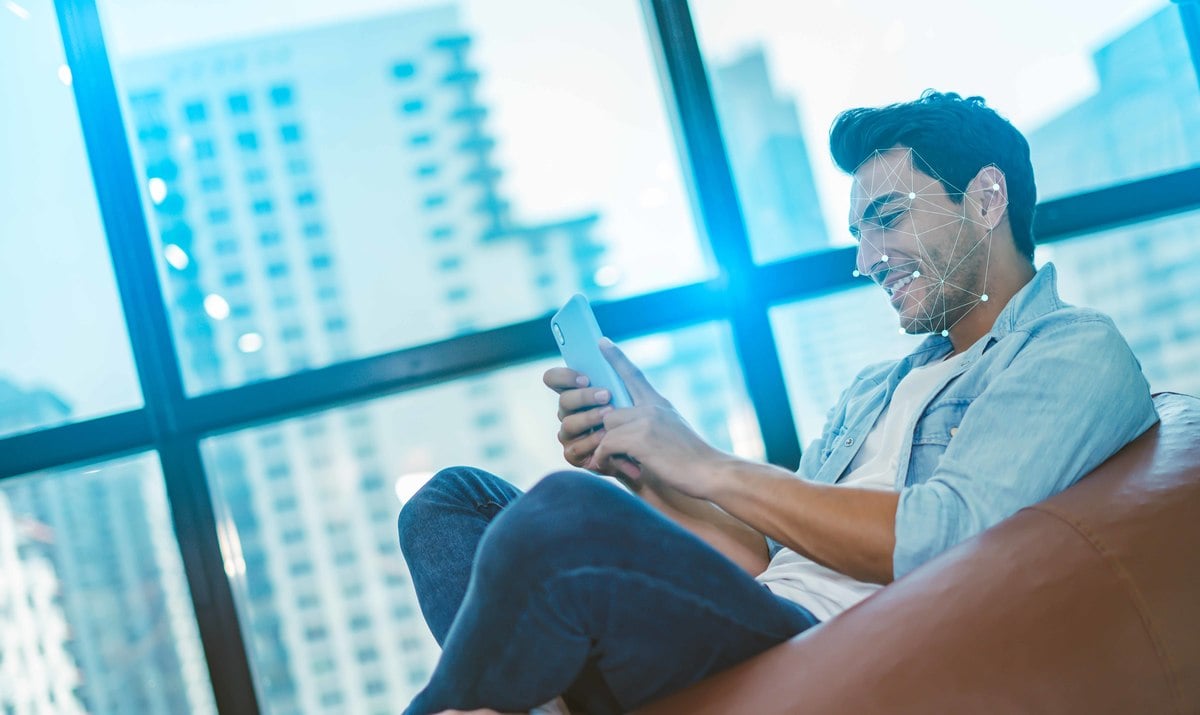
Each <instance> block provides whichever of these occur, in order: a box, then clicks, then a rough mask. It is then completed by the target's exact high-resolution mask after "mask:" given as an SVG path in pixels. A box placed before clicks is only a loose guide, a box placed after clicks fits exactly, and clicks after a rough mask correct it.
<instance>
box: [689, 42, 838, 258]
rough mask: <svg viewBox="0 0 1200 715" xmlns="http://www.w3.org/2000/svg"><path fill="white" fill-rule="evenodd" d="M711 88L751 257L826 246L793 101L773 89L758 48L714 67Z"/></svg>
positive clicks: (787, 254) (790, 253) (781, 255)
mask: <svg viewBox="0 0 1200 715" xmlns="http://www.w3.org/2000/svg"><path fill="white" fill-rule="evenodd" d="M712 83H713V98H714V100H715V102H716V105H717V113H718V115H719V116H720V118H721V127H722V129H723V132H724V138H725V147H726V149H727V150H728V152H729V161H730V163H731V164H732V168H733V172H734V177H735V178H736V179H737V182H738V197H739V199H740V201H741V205H742V214H743V216H744V217H745V220H746V229H747V230H748V231H749V232H750V239H751V243H752V244H753V246H754V248H755V255H756V257H758V258H759V259H760V260H777V259H780V258H790V257H792V256H795V255H798V254H801V253H809V252H812V251H819V250H822V249H825V248H828V247H829V233H828V232H827V231H826V228H825V219H824V218H823V216H822V215H821V204H820V202H819V201H818V199H817V188H816V180H815V179H814V178H813V171H812V163H811V161H810V160H809V157H808V147H807V145H806V144H805V142H804V134H803V131H802V129H801V127H800V116H799V112H798V111H797V108H796V102H795V100H794V99H793V98H791V97H788V96H782V95H780V94H779V93H778V91H777V90H776V88H775V86H774V84H773V83H772V81H771V75H770V72H769V71H768V69H767V59H766V55H765V54H764V53H763V49H762V47H755V48H753V49H750V50H749V51H747V52H746V53H744V54H743V55H742V56H740V57H738V58H737V59H734V60H732V61H730V62H728V63H724V64H720V65H717V66H716V67H715V68H714V70H713V72H712Z"/></svg>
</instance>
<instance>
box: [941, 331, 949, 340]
mask: <svg viewBox="0 0 1200 715" xmlns="http://www.w3.org/2000/svg"><path fill="white" fill-rule="evenodd" d="M942 337H943V338H948V337H950V331H949V330H943V331H942Z"/></svg>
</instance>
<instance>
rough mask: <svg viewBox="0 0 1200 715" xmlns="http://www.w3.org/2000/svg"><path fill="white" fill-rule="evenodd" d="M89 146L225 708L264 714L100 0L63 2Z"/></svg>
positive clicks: (216, 688) (148, 409) (63, 26)
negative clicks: (227, 574)
mask: <svg viewBox="0 0 1200 715" xmlns="http://www.w3.org/2000/svg"><path fill="white" fill-rule="evenodd" d="M55 9H56V11H57V15H58V22H59V29H60V31H61V32H62V39H63V48H64V51H65V53H66V57H67V62H68V65H69V67H70V68H71V74H72V77H73V81H72V84H73V87H74V91H75V100H76V105H77V108H78V112H79V119H80V125H81V128H82V130H83V138H84V145H85V146H86V149H87V154H88V161H89V163H90V166H91V170H92V176H93V180H94V183H95V187H96V196H97V199H98V201H99V206H100V215H101V217H102V219H103V223H104V229H105V233H106V235H107V237H108V245H109V251H110V254H111V257H112V262H113V273H114V276H115V278H116V282H117V291H118V294H119V296H120V300H121V307H122V309H123V313H124V316H125V321H126V326H127V328H128V332H129V339H130V344H131V347H132V350H133V356H134V361H135V364H136V366H137V372H138V380H139V382H140V384H141V388H142V399H143V400H144V402H145V408H144V412H145V414H146V418H147V422H148V426H149V428H150V431H151V435H152V438H153V439H154V444H153V446H155V447H156V448H157V449H158V451H159V455H160V458H161V459H162V467H163V478H164V482H165V486H166V492H167V497H168V501H169V503H170V508H171V516H172V523H173V524H174V529H175V537H176V540H177V541H178V544H179V549H180V553H181V556H182V558H183V565H184V569H185V572H186V574H187V578H188V585H189V588H190V590H191V597H192V603H193V606H194V608H195V613H196V618H197V624H198V626H199V630H200V639H201V643H202V644H203V647H204V652H205V659H206V661H207V663H208V670H209V674H210V677H211V680H212V686H213V693H214V696H215V698H216V702H217V706H218V708H219V709H220V710H221V712H225V713H238V714H239V715H241V713H257V712H258V705H257V701H256V699H255V692H254V685H253V680H252V678H251V674H250V666H249V660H248V658H247V654H246V650H245V644H244V641H243V638H242V631H241V629H240V628H239V627H238V622H237V613H236V610H235V607H234V601H233V592H232V589H231V587H230V583H229V580H228V579H226V578H224V576H223V572H224V565H223V561H222V558H221V552H220V548H219V546H218V542H217V538H216V526H215V524H216V520H215V517H214V511H213V502H212V498H211V495H210V493H209V490H208V485H207V482H206V478H205V474H204V464H203V461H202V460H201V458H200V451H199V445H198V443H197V441H196V437H195V436H191V435H179V434H178V425H177V423H176V422H177V421H176V415H177V414H178V412H179V408H180V406H181V405H182V404H183V402H184V391H183V384H182V379H181V377H180V371H179V360H178V356H177V354H176V352H175V347H174V344H173V341H172V336H171V332H170V328H169V321H168V318H167V313H166V304H165V302H164V301H163V296H162V290H161V288H160V286H159V282H158V274H157V268H156V265H155V260H154V255H153V251H152V248H151V241H150V235H149V231H148V227H147V223H146V217H145V214H144V213H143V211H142V202H141V196H140V191H139V185H140V182H139V181H138V179H137V171H136V170H135V168H134V164H133V157H132V154H131V152H130V147H129V143H128V139H127V137H126V134H125V126H124V123H123V121H122V118H121V106H120V101H119V99H118V96H117V90H116V85H115V82H114V80H113V72H112V68H111V66H110V64H109V59H108V52H107V49H106V48H105V45H104V37H103V33H102V29H101V24H100V16H99V12H98V9H97V7H96V1H95V0H57V2H56V3H55Z"/></svg>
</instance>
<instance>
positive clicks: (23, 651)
mask: <svg viewBox="0 0 1200 715" xmlns="http://www.w3.org/2000/svg"><path fill="white" fill-rule="evenodd" d="M31 522H33V520H32V519H30V518H29V517H26V518H25V519H19V518H17V516H16V515H15V514H14V513H13V511H12V509H11V508H10V507H9V504H8V499H7V498H6V497H5V495H4V492H3V491H0V574H3V576H0V712H4V713H11V714H12V715H40V713H49V712H56V713H62V714H63V715H75V714H76V713H83V712H86V711H85V710H84V709H83V706H82V704H81V703H80V702H79V699H78V698H77V697H76V688H77V687H78V686H79V681H80V673H79V670H78V667H77V666H76V664H75V660H74V658H72V657H71V652H70V649H69V648H68V644H69V639H70V627H69V626H68V624H67V620H66V617H65V616H64V615H63V612H62V608H61V607H59V605H58V603H57V602H56V599H57V597H58V594H59V589H60V586H59V582H58V577H57V575H56V574H55V572H54V564H53V562H52V560H51V559H50V558H48V556H47V555H46V554H45V553H44V547H45V537H39V536H36V535H35V533H36V532H37V531H45V530H44V529H39V528H37V527H39V526H40V525H38V524H36V522H34V523H31Z"/></svg>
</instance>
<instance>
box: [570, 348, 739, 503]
mask: <svg viewBox="0 0 1200 715" xmlns="http://www.w3.org/2000/svg"><path fill="white" fill-rule="evenodd" d="M600 349H601V352H603V353H604V357H605V358H606V359H607V360H608V361H609V363H611V364H612V366H613V367H614V368H616V370H617V374H618V375H620V376H621V379H622V381H624V383H625V387H626V388H627V389H628V390H629V394H630V396H631V397H632V398H633V405H634V406H633V407H630V408H626V409H619V410H611V411H608V412H606V413H605V414H604V415H603V416H602V419H603V425H604V430H603V432H602V433H600V440H599V443H598V444H597V445H596V447H595V448H594V453H593V455H592V458H591V460H590V461H589V462H588V463H587V464H586V466H587V468H588V469H592V470H594V471H598V472H601V473H603V474H609V473H612V472H617V473H620V474H622V475H623V476H625V477H628V478H629V479H633V480H638V479H643V480H645V479H653V480H654V481H656V482H658V483H660V484H661V485H664V486H668V487H673V488H674V489H677V490H678V491H680V492H682V493H683V494H685V495H687V496H691V497H697V498H700V499H704V498H707V497H706V494H707V486H708V484H709V482H710V481H712V480H713V479H716V478H717V476H718V473H717V470H716V469H714V467H715V466H716V465H719V464H721V463H723V462H725V461H727V460H730V459H733V458H732V457H730V456H729V455H726V454H724V453H723V452H721V451H720V450H718V449H716V448H715V447H712V446H710V445H709V444H708V443H707V442H705V441H704V440H703V439H701V438H700V436H699V435H697V434H696V433H695V431H693V430H692V428H691V427H690V426H689V425H688V424H687V422H685V421H684V419H683V417H682V416H680V414H679V413H678V412H677V411H676V410H675V408H674V407H672V406H671V403H670V402H668V401H667V400H666V398H664V397H663V396H662V395H660V394H659V393H658V391H656V390H655V389H654V388H653V387H652V386H651V385H650V382H649V381H648V380H647V379H646V377H645V375H643V374H642V371H641V370H639V369H638V367H637V366H636V365H634V364H633V362H632V361H630V360H629V358H627V357H626V356H625V354H624V353H623V352H621V349H620V348H618V347H617V346H616V345H614V344H613V343H612V341H610V340H608V339H605V340H602V341H601V343H600ZM630 460H633V461H630ZM639 465H640V466H639Z"/></svg>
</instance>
